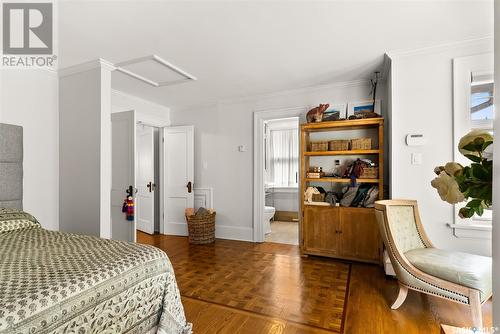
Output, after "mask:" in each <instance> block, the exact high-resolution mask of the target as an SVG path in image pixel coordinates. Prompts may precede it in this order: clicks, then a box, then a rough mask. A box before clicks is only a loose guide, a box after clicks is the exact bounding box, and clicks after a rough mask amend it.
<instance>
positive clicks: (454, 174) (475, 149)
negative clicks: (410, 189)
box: [431, 130, 493, 218]
mask: <svg viewBox="0 0 500 334" xmlns="http://www.w3.org/2000/svg"><path fill="white" fill-rule="evenodd" d="M492 144H493V136H492V135H491V134H490V133H489V132H487V131H485V130H472V131H471V132H469V133H468V134H467V135H465V136H464V137H462V139H460V142H459V144H458V150H459V151H460V153H461V154H462V155H464V156H465V157H466V158H468V159H469V160H470V161H471V164H470V166H465V167H464V166H462V165H461V164H459V163H456V162H448V163H447V164H446V165H444V166H438V167H436V168H435V169H434V172H435V173H436V175H437V177H436V178H435V179H434V180H432V182H431V185H432V187H434V188H436V189H437V191H438V194H439V196H440V197H441V199H442V200H443V201H446V202H448V203H450V204H458V203H462V202H464V201H467V203H466V204H465V206H464V207H462V208H461V209H460V211H459V216H460V217H461V218H470V217H472V216H474V214H477V215H478V216H482V215H483V213H484V210H485V209H489V208H490V207H491V205H492V182H493V160H492V157H493V145H492Z"/></svg>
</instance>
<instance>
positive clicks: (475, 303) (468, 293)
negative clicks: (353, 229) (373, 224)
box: [375, 200, 491, 328]
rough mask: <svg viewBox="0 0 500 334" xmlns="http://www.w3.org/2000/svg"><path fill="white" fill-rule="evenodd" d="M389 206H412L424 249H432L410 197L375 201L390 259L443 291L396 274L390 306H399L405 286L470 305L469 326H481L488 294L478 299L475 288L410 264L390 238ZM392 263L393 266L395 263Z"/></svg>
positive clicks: (405, 289) (406, 291)
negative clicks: (406, 279) (396, 285)
mask: <svg viewBox="0 0 500 334" xmlns="http://www.w3.org/2000/svg"><path fill="white" fill-rule="evenodd" d="M390 206H412V207H413V213H414V217H415V224H416V229H417V232H418V234H419V238H420V240H421V241H422V243H423V244H424V245H425V247H426V248H433V247H434V246H433V245H432V242H431V241H430V240H429V238H428V237H427V234H426V233H425V230H424V228H423V226H422V222H421V220H420V214H419V211H418V206H417V201H414V200H384V201H377V202H376V203H375V209H376V210H378V211H379V212H381V213H382V214H383V221H380V219H379V224H383V226H380V227H381V233H382V237H383V239H384V243H385V246H386V249H387V251H388V252H390V255H391V259H392V260H395V261H397V264H399V266H400V267H401V269H402V270H404V271H406V272H407V273H408V274H409V275H411V276H413V278H414V279H416V280H417V281H420V282H422V283H423V285H428V286H429V285H430V286H432V287H434V290H443V294H439V292H436V291H428V290H426V289H424V288H421V287H416V286H413V285H412V284H411V283H409V282H404V280H402V279H401V278H400V277H398V283H399V294H398V297H397V298H396V300H395V301H394V303H393V304H392V306H391V308H392V309H397V308H399V307H400V306H401V305H402V304H403V302H404V301H405V299H406V296H407V294H408V289H411V290H415V291H419V292H422V293H426V294H430V295H433V296H437V297H440V298H443V299H448V300H451V301H454V302H457V303H461V304H466V305H469V306H470V311H471V316H472V323H473V326H475V327H477V328H481V327H483V321H482V310H481V306H482V304H483V303H484V302H485V301H487V300H488V299H489V298H490V297H491V295H489V296H487V298H485V299H484V301H483V302H481V295H480V291H479V290H476V289H472V288H469V287H466V286H463V285H459V284H456V283H453V282H449V281H446V280H443V279H440V278H437V277H435V276H432V275H429V274H427V273H425V272H423V271H421V270H419V269H417V268H416V267H415V266H413V265H412V264H411V263H410V262H409V261H408V259H407V258H406V256H405V255H404V254H403V252H402V251H401V250H400V249H399V248H398V247H397V243H396V242H395V239H394V237H393V234H392V231H391V227H390V225H389V218H388V215H387V209H388V208H390ZM397 264H396V265H397ZM395 269H396V268H395ZM444 293H447V294H455V295H457V298H456V299H455V298H452V297H449V296H447V295H445V294H444Z"/></svg>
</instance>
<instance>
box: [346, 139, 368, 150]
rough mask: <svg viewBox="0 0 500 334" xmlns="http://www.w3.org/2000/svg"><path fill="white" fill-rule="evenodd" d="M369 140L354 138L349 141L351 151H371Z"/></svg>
mask: <svg viewBox="0 0 500 334" xmlns="http://www.w3.org/2000/svg"><path fill="white" fill-rule="evenodd" d="M371 149H372V139H371V138H356V139H352V140H351V150H371Z"/></svg>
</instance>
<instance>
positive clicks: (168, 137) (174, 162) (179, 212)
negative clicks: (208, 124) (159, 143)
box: [163, 126, 194, 235]
mask: <svg viewBox="0 0 500 334" xmlns="http://www.w3.org/2000/svg"><path fill="white" fill-rule="evenodd" d="M163 139H164V155H163V156H164V164H163V166H164V188H163V189H165V195H164V196H165V197H164V198H165V204H164V210H165V218H164V233H165V234H173V235H187V225H186V220H185V218H184V210H185V209H186V208H192V207H193V206H194V184H193V179H194V127H193V126H175V127H168V128H164V130H163Z"/></svg>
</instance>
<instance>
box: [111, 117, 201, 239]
mask: <svg viewBox="0 0 500 334" xmlns="http://www.w3.org/2000/svg"><path fill="white" fill-rule="evenodd" d="M140 116H141V115H140ZM111 124H112V126H111V132H112V149H111V155H112V164H111V166H112V171H111V175H112V186H111V227H112V231H111V239H115V240H124V241H132V242H135V240H136V235H137V231H141V232H144V233H148V234H154V233H161V234H171V235H183V236H185V235H187V234H188V229H187V224H186V221H185V217H184V212H185V209H186V208H193V207H194V182H193V180H194V127H193V126H162V125H158V126H156V125H154V124H150V123H144V122H142V121H137V116H136V112H135V110H130V111H119V112H114V113H112V114H111ZM129 204H130V205H129ZM130 207H131V208H132V209H131V210H130V211H129V210H128V209H129V208H130Z"/></svg>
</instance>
